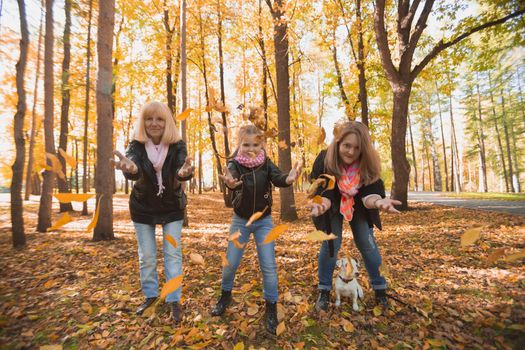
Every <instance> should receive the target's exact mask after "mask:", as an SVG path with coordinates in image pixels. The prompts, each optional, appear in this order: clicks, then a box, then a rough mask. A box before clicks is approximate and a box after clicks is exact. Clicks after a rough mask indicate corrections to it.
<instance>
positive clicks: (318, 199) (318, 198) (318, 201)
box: [312, 196, 323, 204]
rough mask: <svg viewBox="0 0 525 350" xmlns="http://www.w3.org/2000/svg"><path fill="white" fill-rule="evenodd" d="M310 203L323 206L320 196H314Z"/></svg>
mask: <svg viewBox="0 0 525 350" xmlns="http://www.w3.org/2000/svg"><path fill="white" fill-rule="evenodd" d="M312 202H314V203H317V204H323V198H322V197H321V196H315V197H314V198H312Z"/></svg>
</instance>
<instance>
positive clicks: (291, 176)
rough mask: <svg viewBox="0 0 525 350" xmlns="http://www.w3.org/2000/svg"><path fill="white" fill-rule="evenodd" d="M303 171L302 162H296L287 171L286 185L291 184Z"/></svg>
mask: <svg viewBox="0 0 525 350" xmlns="http://www.w3.org/2000/svg"><path fill="white" fill-rule="evenodd" d="M302 171H303V162H296V163H295V164H294V166H293V168H292V170H290V172H289V173H288V177H287V178H286V183H287V184H288V185H291V184H293V183H294V182H295V181H296V180H297V179H298V178H299V176H300V175H301V172H302Z"/></svg>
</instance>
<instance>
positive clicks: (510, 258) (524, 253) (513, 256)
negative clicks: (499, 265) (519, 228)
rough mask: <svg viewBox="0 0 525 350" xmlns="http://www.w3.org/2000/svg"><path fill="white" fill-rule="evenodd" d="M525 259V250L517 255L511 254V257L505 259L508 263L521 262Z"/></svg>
mask: <svg viewBox="0 0 525 350" xmlns="http://www.w3.org/2000/svg"><path fill="white" fill-rule="evenodd" d="M524 257H525V249H524V250H521V251H519V252H517V253H514V254H511V255H509V256H507V257H506V258H505V260H506V261H514V260H519V259H521V258H524Z"/></svg>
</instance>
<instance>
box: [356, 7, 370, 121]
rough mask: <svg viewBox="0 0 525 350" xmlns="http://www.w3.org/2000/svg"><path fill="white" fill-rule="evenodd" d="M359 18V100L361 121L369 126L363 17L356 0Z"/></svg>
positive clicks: (357, 16)
mask: <svg viewBox="0 0 525 350" xmlns="http://www.w3.org/2000/svg"><path fill="white" fill-rule="evenodd" d="M355 4H356V12H355V14H356V18H357V70H358V72H359V74H358V78H359V102H360V103H361V121H362V122H363V124H365V125H366V126H367V127H368V94H367V91H366V75H365V48H364V44H363V20H362V18H361V0H356V2H355Z"/></svg>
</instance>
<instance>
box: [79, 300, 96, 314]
mask: <svg viewBox="0 0 525 350" xmlns="http://www.w3.org/2000/svg"><path fill="white" fill-rule="evenodd" d="M80 307H81V308H82V310H84V311H85V312H86V313H87V314H88V315H91V313H92V312H93V307H92V306H91V305H90V304H89V303H88V302H83V303H82V305H81V306H80Z"/></svg>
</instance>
